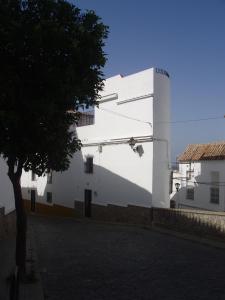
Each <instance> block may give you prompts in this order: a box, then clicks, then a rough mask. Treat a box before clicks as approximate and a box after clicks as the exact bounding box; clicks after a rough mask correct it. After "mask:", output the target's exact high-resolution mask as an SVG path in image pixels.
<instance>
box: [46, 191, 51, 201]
mask: <svg viewBox="0 0 225 300" xmlns="http://www.w3.org/2000/svg"><path fill="white" fill-rule="evenodd" d="M46 201H47V202H48V203H52V193H51V192H47V200H46Z"/></svg>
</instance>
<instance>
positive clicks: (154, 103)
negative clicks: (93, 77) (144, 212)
mask: <svg viewBox="0 0 225 300" xmlns="http://www.w3.org/2000/svg"><path fill="white" fill-rule="evenodd" d="M169 121H170V80H169V75H168V73H167V72H166V71H164V70H162V69H155V68H151V69H147V70H145V71H142V72H139V73H136V74H132V75H129V76H125V77H123V76H121V75H117V76H114V77H111V78H109V79H107V80H106V81H105V87H104V91H103V92H102V93H101V99H100V103H99V108H95V111H94V114H91V113H87V112H86V113H84V114H83V116H82V118H81V120H80V124H79V125H80V126H78V127H77V128H76V130H77V135H78V137H79V138H80V139H81V141H82V143H83V147H82V150H81V151H79V152H77V153H76V154H75V155H74V157H73V159H72V161H71V166H70V168H69V170H67V171H66V172H63V173H54V172H53V174H52V177H51V176H49V177H48V178H47V177H40V178H37V177H35V176H34V174H31V173H23V175H22V181H21V183H22V187H23V197H24V198H25V199H28V200H30V199H32V203H33V204H32V209H34V206H35V205H36V207H37V204H38V203H39V204H41V205H42V206H43V205H48V206H50V207H56V206H57V207H62V206H63V207H68V208H71V209H73V210H74V208H75V211H80V212H82V213H84V214H85V215H86V216H90V215H91V214H92V213H95V214H98V213H101V212H103V210H104V212H105V211H106V210H107V208H108V210H110V209H111V211H112V209H116V210H117V211H119V209H120V208H121V209H122V210H123V211H125V210H126V208H128V210H129V212H131V211H132V208H134V209H138V207H139V208H149V207H152V206H155V207H169V162H170V128H169ZM32 175H33V176H32ZM47 181H49V183H48V182H47ZM50 182H51V183H50ZM29 205H30V204H29ZM124 209H125V210H124ZM128 210H127V211H128Z"/></svg>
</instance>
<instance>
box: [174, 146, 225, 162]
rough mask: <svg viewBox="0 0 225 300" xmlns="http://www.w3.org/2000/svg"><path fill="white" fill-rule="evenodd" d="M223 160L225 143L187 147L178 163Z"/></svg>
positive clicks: (224, 157)
mask: <svg viewBox="0 0 225 300" xmlns="http://www.w3.org/2000/svg"><path fill="white" fill-rule="evenodd" d="M223 159H225V142H215V143H209V144H192V145H188V146H187V148H186V149H185V150H184V152H183V153H182V154H181V155H180V156H179V157H178V161H180V162H182V161H199V160H223Z"/></svg>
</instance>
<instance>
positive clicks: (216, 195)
mask: <svg viewBox="0 0 225 300" xmlns="http://www.w3.org/2000/svg"><path fill="white" fill-rule="evenodd" d="M210 202H211V203H214V204H219V202H220V189H219V188H218V187H211V188H210Z"/></svg>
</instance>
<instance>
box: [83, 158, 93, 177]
mask: <svg viewBox="0 0 225 300" xmlns="http://www.w3.org/2000/svg"><path fill="white" fill-rule="evenodd" d="M84 171H85V173H89V174H91V173H93V156H88V157H87V158H86V161H85V163H84Z"/></svg>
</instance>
